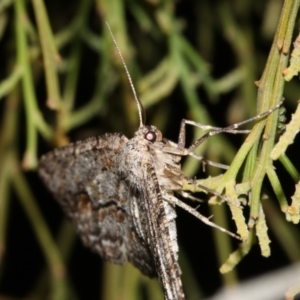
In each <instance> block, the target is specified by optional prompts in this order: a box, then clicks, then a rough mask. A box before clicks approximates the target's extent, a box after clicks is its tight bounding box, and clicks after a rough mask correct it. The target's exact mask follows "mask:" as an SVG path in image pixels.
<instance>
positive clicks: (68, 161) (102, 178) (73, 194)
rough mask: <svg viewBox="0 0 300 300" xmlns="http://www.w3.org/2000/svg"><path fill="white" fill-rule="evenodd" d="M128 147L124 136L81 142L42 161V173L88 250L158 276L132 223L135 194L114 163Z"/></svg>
mask: <svg viewBox="0 0 300 300" xmlns="http://www.w3.org/2000/svg"><path fill="white" fill-rule="evenodd" d="M127 141H128V139H127V138H126V137H125V136H124V135H120V134H105V135H103V136H98V137H92V138H88V139H86V140H83V141H78V142H76V143H73V144H70V145H68V146H66V147H62V148H58V149H55V150H53V151H52V152H49V153H47V154H46V155H44V156H42V158H41V160H40V163H39V170H38V171H39V175H40V177H41V178H42V180H43V182H44V183H45V185H46V186H47V187H48V189H49V190H50V191H51V192H52V193H53V195H54V197H55V198H56V200H57V201H58V202H59V204H60V205H61V206H62V208H63V210H64V212H65V213H66V215H67V216H68V217H69V218H70V219H71V220H72V222H73V223H74V225H75V227H76V229H77V232H78V233H79V235H80V237H81V239H82V241H83V243H84V244H85V245H86V246H88V247H89V248H91V249H92V250H93V251H95V252H97V253H99V254H100V255H101V256H102V257H103V258H104V259H106V260H108V261H111V262H114V263H119V264H122V263H124V262H125V261H130V262H131V263H133V264H134V265H135V266H136V267H137V268H138V269H140V270H141V271H142V272H143V273H144V274H146V275H148V276H154V275H155V274H156V272H155V270H154V264H153V261H152V257H151V255H150V253H149V250H148V249H147V248H146V247H145V246H144V245H143V244H142V242H141V241H140V239H139V238H138V237H137V235H136V231H135V228H134V225H133V223H132V217H131V214H130V208H129V206H130V199H131V197H130V196H131V195H130V189H129V187H128V185H127V184H126V183H125V181H124V180H120V178H119V176H118V170H117V166H116V163H115V157H116V155H117V154H118V152H119V151H120V150H121V149H122V148H123V147H124V145H125V144H126V142H127Z"/></svg>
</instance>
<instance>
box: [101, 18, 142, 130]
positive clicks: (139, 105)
mask: <svg viewBox="0 0 300 300" xmlns="http://www.w3.org/2000/svg"><path fill="white" fill-rule="evenodd" d="M105 24H106V26H107V27H108V30H109V33H110V35H111V37H112V40H113V42H114V44H115V46H116V49H117V51H118V54H119V56H120V58H121V61H122V64H123V67H124V69H125V72H126V75H127V78H128V81H129V84H130V87H131V90H132V93H133V96H134V99H135V102H136V104H137V107H138V112H139V120H140V127H143V126H144V125H145V111H144V108H143V105H142V103H141V101H140V99H139V98H138V96H137V93H136V90H135V88H134V85H133V82H132V79H131V76H130V74H129V71H128V68H127V66H126V63H125V60H124V58H123V56H122V53H121V50H120V48H119V46H118V44H117V41H116V39H115V37H114V35H113V33H112V30H111V28H110V26H109V24H108V23H107V22H105Z"/></svg>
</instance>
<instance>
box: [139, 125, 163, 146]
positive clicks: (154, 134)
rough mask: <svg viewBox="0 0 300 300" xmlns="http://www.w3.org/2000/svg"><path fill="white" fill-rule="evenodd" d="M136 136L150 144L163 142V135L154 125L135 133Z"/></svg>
mask: <svg viewBox="0 0 300 300" xmlns="http://www.w3.org/2000/svg"><path fill="white" fill-rule="evenodd" d="M135 136H138V137H139V138H140V139H141V138H143V139H144V140H147V141H148V142H150V143H155V142H161V141H162V138H163V137H162V133H161V132H160V131H159V130H158V129H157V128H156V127H155V126H153V125H151V126H143V127H141V128H139V129H138V130H137V131H136V132H135Z"/></svg>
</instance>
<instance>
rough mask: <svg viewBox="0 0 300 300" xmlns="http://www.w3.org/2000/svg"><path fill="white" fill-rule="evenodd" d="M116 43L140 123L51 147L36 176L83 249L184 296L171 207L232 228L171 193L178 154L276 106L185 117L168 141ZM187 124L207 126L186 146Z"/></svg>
mask: <svg viewBox="0 0 300 300" xmlns="http://www.w3.org/2000/svg"><path fill="white" fill-rule="evenodd" d="M109 30H110V29H109ZM113 41H114V43H115V45H116V42H115V40H114V38H113ZM116 48H117V50H118V52H119V55H120V58H121V60H122V62H123V65H124V68H125V71H126V73H127V75H128V79H129V82H130V85H131V88H132V90H133V94H134V98H135V101H136V103H137V107H138V112H139V120H140V126H139V129H138V130H137V131H136V132H135V134H134V137H133V138H131V139H128V138H127V137H126V136H124V135H122V134H119V133H107V134H104V135H101V136H97V137H91V138H88V139H86V140H81V141H78V142H75V143H72V144H70V145H68V146H66V147H62V148H59V149H55V150H53V151H52V152H49V153H47V154H46V155H43V156H42V157H41V160H40V163H39V175H40V177H41V178H42V180H43V182H44V183H45V185H46V186H47V187H48V189H49V190H50V191H51V192H52V193H53V195H54V197H55V198H56V200H57V201H58V202H59V204H60V205H61V206H62V208H63V210H64V212H65V214H66V215H67V216H68V217H69V218H70V219H71V220H72V222H73V223H74V226H75V227H76V229H77V232H78V234H79V236H80V238H81V240H82V241H83V243H84V244H85V245H86V246H87V247H89V248H90V249H92V250H93V251H95V252H97V253H99V254H100V255H101V256H102V257H103V258H104V259H105V260H107V261H110V262H113V263H117V264H123V263H124V262H126V261H129V262H131V263H132V264H133V265H134V266H135V267H137V268H138V269H139V270H140V271H141V272H142V273H144V274H145V275H148V276H150V277H153V276H158V278H159V280H160V282H161V284H162V287H163V292H164V296H165V299H166V300H184V299H185V295H184V292H183V287H182V282H181V277H180V276H181V270H180V267H179V264H178V243H177V233H176V224H175V218H176V212H175V206H180V207H182V208H183V209H185V210H187V211H189V212H190V213H191V214H193V215H194V216H196V217H197V218H199V219H201V220H202V221H204V222H205V223H207V224H209V225H211V226H214V227H217V228H219V229H220V230H222V231H224V232H226V233H228V234H231V233H230V232H228V231H226V230H225V229H223V228H220V227H218V226H217V225H215V224H214V223H211V222H210V221H209V220H208V219H207V218H205V217H203V216H202V215H200V214H199V213H198V212H197V211H196V210H195V209H193V208H191V207H190V206H188V205H187V204H185V203H184V202H182V201H180V200H179V199H178V198H176V196H175V195H176V194H181V195H183V196H188V195H187V194H186V193H182V185H183V179H185V177H184V175H183V174H182V171H181V167H180V160H181V158H182V156H186V155H192V156H196V155H195V154H194V153H193V150H194V149H195V148H196V147H198V145H200V144H201V143H202V142H203V141H204V140H206V139H207V138H208V137H209V136H211V135H214V134H218V133H220V132H231V133H240V132H242V133H243V132H245V131H242V130H236V128H238V127H239V126H240V125H241V124H244V123H246V122H249V121H252V120H255V119H258V118H262V117H264V116H266V115H267V114H269V113H271V112H272V111H273V110H274V109H276V108H277V107H278V106H279V105H278V106H276V107H274V108H273V109H271V110H269V111H267V112H265V113H263V114H261V115H259V116H256V117H254V118H252V119H249V120H247V121H244V122H241V123H238V124H234V125H232V126H229V127H226V128H223V129H222V128H214V127H211V126H207V125H202V124H199V123H195V122H193V121H187V120H183V121H182V123H181V128H180V134H179V142H178V143H174V142H171V141H169V140H167V139H165V138H163V136H162V133H161V132H160V131H159V130H158V129H157V128H156V127H155V126H147V125H145V122H144V120H145V118H144V113H143V107H142V105H141V103H140V101H139V99H138V97H137V95H136V92H135V89H134V86H133V84H132V80H131V78H130V75H129V73H128V70H127V67H126V65H125V63H124V60H123V57H122V55H121V53H120V51H119V48H118V46H117V45H116ZM186 124H192V125H195V126H198V127H201V128H203V129H206V130H207V129H208V130H211V131H209V132H208V133H207V134H205V135H204V136H202V137H201V138H200V139H198V140H197V141H196V142H195V143H193V144H192V145H191V146H190V147H189V148H185V125H186ZM231 235H233V236H235V235H234V234H231ZM235 237H236V236H235Z"/></svg>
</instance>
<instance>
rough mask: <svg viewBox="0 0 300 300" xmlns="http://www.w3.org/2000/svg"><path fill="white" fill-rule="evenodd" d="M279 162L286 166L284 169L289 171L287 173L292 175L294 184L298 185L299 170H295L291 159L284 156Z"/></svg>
mask: <svg viewBox="0 0 300 300" xmlns="http://www.w3.org/2000/svg"><path fill="white" fill-rule="evenodd" d="M279 161H280V162H281V164H282V165H283V166H284V168H285V169H286V170H287V172H288V173H289V174H290V176H291V177H292V179H293V180H294V182H295V183H297V182H298V181H299V179H300V174H299V172H298V170H297V169H296V168H295V166H294V165H293V164H292V162H291V161H290V159H289V158H288V157H287V156H286V155H285V154H282V155H281V156H280V157H279Z"/></svg>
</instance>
